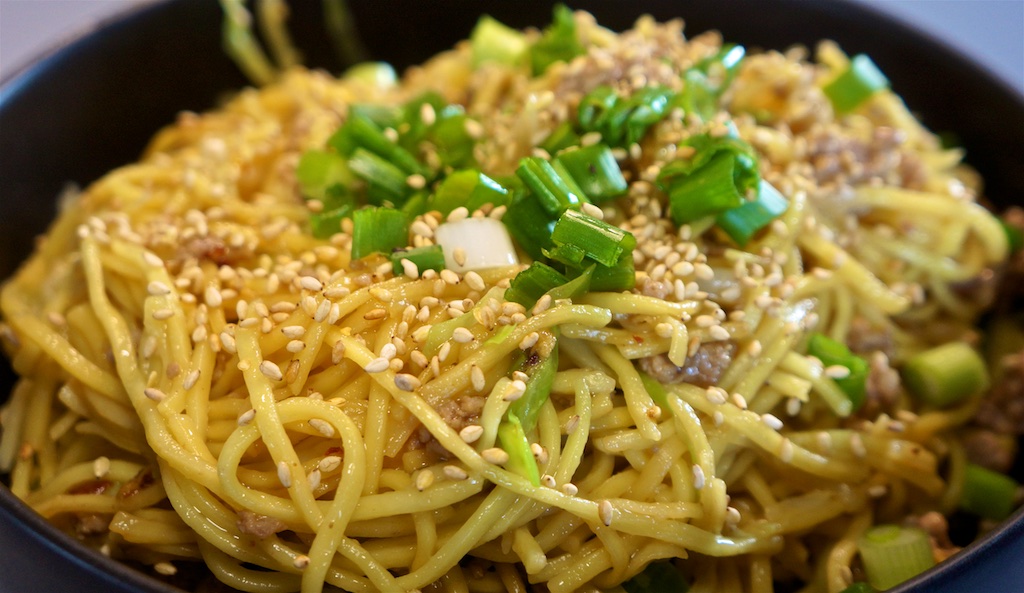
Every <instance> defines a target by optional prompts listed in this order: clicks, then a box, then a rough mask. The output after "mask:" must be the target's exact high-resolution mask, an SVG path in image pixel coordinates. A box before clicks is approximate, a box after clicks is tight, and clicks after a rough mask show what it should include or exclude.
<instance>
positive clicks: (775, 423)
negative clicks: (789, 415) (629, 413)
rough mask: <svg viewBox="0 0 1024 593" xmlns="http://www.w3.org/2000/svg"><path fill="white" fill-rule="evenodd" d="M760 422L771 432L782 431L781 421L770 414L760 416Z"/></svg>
mask: <svg viewBox="0 0 1024 593" xmlns="http://www.w3.org/2000/svg"><path fill="white" fill-rule="evenodd" d="M761 422H763V423H764V425H765V426H767V427H768V428H770V429H772V430H782V426H783V424H782V420H779V418H778V417H777V416H774V415H772V414H761Z"/></svg>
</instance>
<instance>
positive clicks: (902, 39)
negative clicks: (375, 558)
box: [0, 0, 1024, 593]
mask: <svg viewBox="0 0 1024 593" xmlns="http://www.w3.org/2000/svg"><path fill="white" fill-rule="evenodd" d="M350 4H351V6H352V8H353V10H354V12H355V15H356V20H357V24H358V28H359V30H360V31H361V35H362V38H363V40H364V42H365V43H366V46H367V47H368V49H369V51H370V54H371V55H372V56H373V57H374V58H375V59H380V60H386V61H389V62H391V63H393V64H394V65H395V66H396V67H404V66H408V65H410V64H414V63H418V62H420V61H422V60H423V59H424V58H426V57H428V56H430V55H432V54H433V53H436V52H438V51H441V50H443V49H446V48H448V47H451V45H452V44H453V43H455V42H456V41H457V40H459V39H462V38H464V37H465V36H466V35H467V34H468V32H469V31H470V30H471V28H472V26H473V24H474V23H475V22H476V19H477V16H478V15H479V13H480V12H481V11H482V6H481V4H480V3H478V2H475V1H473V0H446V1H445V2H442V3H435V2H420V1H418V0H409V1H398V0H386V1H384V0H377V1H374V2H351V3H350ZM290 5H291V7H292V9H293V18H292V29H293V32H294V34H295V39H297V40H299V41H298V43H299V45H300V47H301V48H302V50H303V52H304V54H305V58H306V63H307V64H309V65H313V66H317V67H324V68H328V69H330V70H332V71H335V72H337V71H338V70H340V69H341V67H342V66H343V65H342V64H340V63H339V62H338V60H337V59H336V58H334V56H333V54H332V52H331V50H330V46H329V42H328V39H327V36H326V34H325V32H324V30H323V28H322V24H321V23H322V21H321V18H320V3H319V2H291V3H290ZM572 5H573V6H574V7H579V8H586V9H588V10H590V11H591V12H593V13H594V14H595V16H596V17H597V19H598V21H599V22H600V23H602V24H603V25H605V26H608V27H610V28H612V29H616V30H621V29H623V28H627V27H628V26H630V25H631V24H632V23H633V21H634V20H635V19H636V17H637V16H639V15H640V14H641V13H649V14H652V15H653V16H655V17H656V18H658V19H659V20H663V19H668V18H673V17H678V16H682V17H684V18H685V19H686V31H687V32H688V33H689V34H691V35H692V34H695V33H699V32H702V31H706V30H709V29H718V30H720V31H722V33H723V34H724V36H725V38H726V39H727V40H729V41H734V42H739V43H742V44H744V45H746V46H747V47H748V48H758V47H759V48H771V49H784V48H786V47H789V46H791V45H793V44H805V45H813V44H814V43H815V42H816V41H818V40H820V39H825V38H830V39H834V40H836V41H838V42H839V43H840V44H841V45H842V46H843V48H844V49H845V50H847V52H849V53H851V54H852V53H858V52H866V53H869V54H870V55H871V57H872V58H873V59H874V60H875V61H876V62H877V63H878V64H879V65H880V66H881V68H882V70H883V71H885V73H886V74H887V75H888V76H889V78H890V79H891V81H892V83H893V87H894V89H895V90H896V91H897V92H898V93H900V94H901V95H902V96H903V97H904V99H905V100H906V102H907V103H908V105H910V106H911V107H912V109H913V110H914V111H915V112H917V113H919V114H920V117H921V119H922V120H923V121H924V123H925V124H926V125H927V126H928V127H930V128H931V129H933V130H935V131H939V132H941V131H947V130H952V131H955V132H956V134H957V136H958V137H959V139H960V140H961V142H962V143H963V145H964V146H965V147H966V148H967V154H968V161H969V162H970V163H971V164H972V165H973V166H974V167H976V168H977V169H978V170H979V171H980V172H981V174H982V175H983V176H984V178H985V179H986V182H987V195H988V197H989V199H991V200H992V202H993V203H994V204H996V205H997V207H998V206H1003V207H1005V206H1007V205H1009V204H1011V203H1014V202H1018V203H1019V202H1020V199H1021V196H1024V170H1022V165H1024V99H1022V97H1021V96H1020V95H1019V94H1017V93H1016V92H1015V91H1013V90H1011V89H1010V88H1009V87H1008V86H1006V85H1005V84H1003V83H1001V82H999V81H996V80H995V79H993V78H992V77H990V76H989V75H988V74H987V73H986V72H985V71H984V70H982V69H980V68H978V67H977V66H976V65H975V64H972V63H970V62H968V61H967V60H965V59H964V58H962V57H961V56H959V55H957V54H955V53H953V52H951V51H950V50H949V49H947V48H946V47H944V46H942V45H941V44H939V43H938V42H936V41H935V40H933V39H931V38H929V37H927V36H925V35H923V34H921V33H920V32H918V31H915V30H913V29H911V28H909V27H907V26H905V25H902V24H900V23H898V22H894V21H892V20H887V19H886V18H884V17H882V16H881V15H879V14H878V13H875V12H873V11H871V10H869V9H866V8H864V7H862V6H858V5H852V4H849V3H847V2H844V1H832V2H808V1H806V0H730V1H729V2H720V1H718V0H687V1H679V0H675V1H673V0H644V1H642V2H620V1H615V0H593V1H590V2H583V1H581V2H573V3H572ZM487 10H488V11H489V12H490V13H491V14H493V15H494V16H495V17H497V18H498V19H500V20H502V21H503V22H505V23H508V24H509V25H512V26H516V27H524V26H528V25H542V24H545V23H547V22H548V21H549V19H550V14H551V12H550V10H551V3H549V2H514V3H513V2H502V3H494V4H491V5H488V6H487ZM396 16H400V18H396ZM244 84H245V80H244V79H243V78H242V76H241V75H240V74H239V72H238V71H237V70H236V69H235V67H234V65H233V64H232V63H231V62H230V61H229V60H228V59H227V58H226V57H225V56H224V54H223V53H222V51H221V48H220V11H219V7H218V5H217V3H216V2H211V1H209V0H172V1H167V2H159V3H156V4H151V5H146V6H144V7H141V8H135V9H132V10H129V11H128V12H126V13H125V14H123V15H121V16H120V17H118V18H116V19H114V20H112V21H110V22H109V23H107V25H106V26H104V27H103V28H102V29H101V30H99V31H98V32H96V33H93V34H90V35H87V36H85V37H82V38H80V39H78V40H76V41H74V42H73V43H71V44H70V45H68V46H67V47H65V48H63V49H61V50H60V51H57V52H55V53H53V54H51V55H48V56H46V57H45V58H44V59H42V60H40V61H38V62H37V63H35V64H33V65H32V66H31V67H29V68H27V69H25V70H23V71H22V72H20V73H18V74H17V75H15V76H14V77H13V78H11V79H10V80H7V81H6V82H5V83H4V84H3V85H2V87H0V237H3V244H2V247H3V248H2V249H0V278H3V277H6V276H8V275H10V274H11V273H12V272H13V271H14V270H15V269H16V267H17V266H18V264H19V262H20V261H22V260H23V259H24V258H25V257H26V256H27V255H28V253H29V250H30V248H31V246H32V241H33V238H34V237H35V236H36V235H38V234H39V233H41V232H43V231H44V230H45V228H46V226H47V225H48V223H49V221H50V220H51V219H52V218H53V216H54V213H55V200H54V197H55V196H56V195H57V194H58V193H59V191H60V190H61V188H62V187H63V186H64V185H65V184H67V183H68V182H75V183H77V184H79V185H83V186H84V185H86V184H88V183H89V182H91V181H93V180H95V179H96V178H98V177H99V176H100V175H102V174H103V173H104V172H106V171H108V170H110V169H112V168H114V167H116V166H118V165H121V164H125V163H128V162H131V161H133V160H135V159H136V158H137V156H138V155H139V153H140V151H141V150H142V148H143V147H144V146H145V143H146V141H147V139H148V138H149V137H150V136H151V135H152V134H153V133H154V132H155V131H156V130H157V129H159V128H160V127H161V126H163V125H166V124H168V123H170V122H171V121H172V120H173V118H174V116H175V114H177V113H178V112H179V111H182V110H195V111H198V110H205V109H208V108H211V107H213V106H215V105H216V104H217V102H218V99H219V98H220V97H223V96H224V95H225V93H228V92H230V91H231V90H233V89H238V88H240V87H241V86H243V85H244ZM12 383H13V376H12V374H11V371H10V369H9V368H8V367H7V365H6V363H2V364H0V394H2V395H0V400H2V399H3V398H6V394H7V393H8V392H9V390H10V386H11V385H12ZM0 549H2V550H4V551H5V553H4V554H2V555H0V591H3V592H4V593H11V592H15V591H17V592H21V591H26V592H28V591H32V592H37V591H73V592H79V593H84V592H93V591H96V592H99V591H103V592H113V593H120V592H128V591H135V592H138V591H143V592H164V593H167V592H171V591H178V589H172V588H170V587H168V586H166V585H163V584H162V583H159V582H157V581H155V580H153V579H150V578H149V577H146V576H144V575H142V574H141V573H138V572H135V571H133V570H131V569H128V568H126V567H124V566H122V565H120V564H117V563H114V562H112V561H110V560H108V559H105V558H103V557H102V556H100V555H99V554H96V553H93V552H91V551H89V550H87V549H86V548H85V547H83V546H81V545H79V544H77V543H76V542H74V541H72V540H70V539H69V538H66V537H64V536H63V535H61V534H60V533H59V532H57V531H56V530H55V529H54V528H53V527H51V526H50V525H49V524H48V523H46V522H45V521H44V520H43V519H41V518H40V517H38V516H37V515H35V514H34V513H33V512H31V511H30V510H29V509H28V508H27V507H25V506H24V505H23V504H21V503H20V502H19V501H17V500H16V499H15V498H14V497H13V496H12V495H11V493H10V491H9V490H7V488H6V487H4V486H0ZM1022 557H1024V511H1021V512H1018V513H1017V514H1015V515H1014V517H1013V518H1012V519H1011V520H1010V521H1008V522H1006V523H1004V524H1003V525H1002V526H1001V527H1000V528H999V529H998V530H996V531H994V532H992V533H990V534H989V535H987V536H986V537H985V538H983V539H982V540H980V541H978V542H975V543H974V544H973V545H972V546H971V547H970V548H969V549H968V550H966V551H965V552H963V553H961V554H959V555H957V556H956V557H955V558H953V559H952V560H950V561H948V562H946V563H944V564H942V565H941V566H940V567H939V568H938V569H937V570H933V571H931V572H929V573H926V574H925V575H922V576H921V577H919V578H917V579H915V580H914V581H912V582H909V583H906V584H905V585H903V586H901V587H899V588H898V589H897V591H900V592H902V593H907V592H909V591H918V592H921V591H929V592H939V593H952V592H955V591H968V590H971V591H973V590H996V591H1011V590H1024V563H1020V562H1019V559H1020V558H1022Z"/></svg>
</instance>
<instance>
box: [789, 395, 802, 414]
mask: <svg viewBox="0 0 1024 593" xmlns="http://www.w3.org/2000/svg"><path fill="white" fill-rule="evenodd" d="M802 405H803V403H802V402H801V401H800V400H798V399H797V398H795V397H791V398H789V399H788V400H786V414H787V415H789V416H796V415H797V414H799V413H800V408H801V406H802Z"/></svg>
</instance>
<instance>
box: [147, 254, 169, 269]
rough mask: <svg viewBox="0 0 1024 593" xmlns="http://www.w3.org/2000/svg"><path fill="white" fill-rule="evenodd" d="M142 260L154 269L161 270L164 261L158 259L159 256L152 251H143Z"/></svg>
mask: <svg viewBox="0 0 1024 593" xmlns="http://www.w3.org/2000/svg"><path fill="white" fill-rule="evenodd" d="M142 259H143V260H145V261H146V263H147V264H149V265H151V266H153V267H154V268H162V267H163V266H164V260H162V259H160V256H159V255H157V254H155V253H153V252H152V251H143V252H142Z"/></svg>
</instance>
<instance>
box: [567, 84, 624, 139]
mask: <svg viewBox="0 0 1024 593" xmlns="http://www.w3.org/2000/svg"><path fill="white" fill-rule="evenodd" d="M618 102H619V94H618V93H616V92H615V89H613V88H612V87H610V86H607V85H603V86H599V87H595V88H594V89H593V90H592V91H590V92H589V93H587V94H586V95H584V96H583V98H582V99H580V104H579V107H578V108H577V110H576V112H577V115H576V120H577V121H578V122H579V124H580V127H581V128H583V129H584V130H587V131H599V129H600V127H601V124H602V123H603V122H604V121H605V120H606V119H607V118H608V113H609V112H610V111H611V110H612V109H613V108H614V107H615V105H616V103H618Z"/></svg>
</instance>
